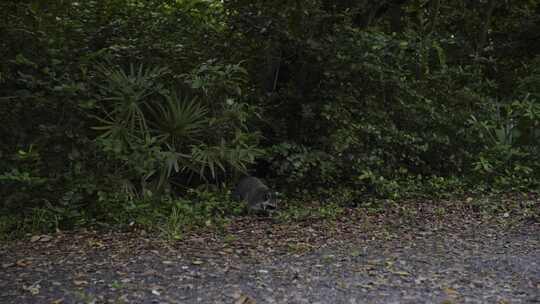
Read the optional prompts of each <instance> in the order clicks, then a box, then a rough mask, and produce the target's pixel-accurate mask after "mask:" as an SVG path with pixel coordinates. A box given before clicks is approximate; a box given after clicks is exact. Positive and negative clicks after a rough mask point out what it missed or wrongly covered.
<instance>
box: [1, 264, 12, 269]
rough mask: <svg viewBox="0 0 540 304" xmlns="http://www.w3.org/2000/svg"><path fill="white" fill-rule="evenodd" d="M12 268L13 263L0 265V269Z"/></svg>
mask: <svg viewBox="0 0 540 304" xmlns="http://www.w3.org/2000/svg"><path fill="white" fill-rule="evenodd" d="M12 266H15V263H4V264H2V268H8V267H12Z"/></svg>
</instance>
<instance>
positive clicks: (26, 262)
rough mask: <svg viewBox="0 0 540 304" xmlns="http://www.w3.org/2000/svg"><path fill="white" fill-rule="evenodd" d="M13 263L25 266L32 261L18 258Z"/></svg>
mask: <svg viewBox="0 0 540 304" xmlns="http://www.w3.org/2000/svg"><path fill="white" fill-rule="evenodd" d="M15 264H17V266H19V267H26V266H29V265H31V264H32V261H29V260H25V259H21V260H18V261H17V262H15Z"/></svg>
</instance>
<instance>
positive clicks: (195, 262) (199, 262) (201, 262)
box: [191, 260, 204, 265]
mask: <svg viewBox="0 0 540 304" xmlns="http://www.w3.org/2000/svg"><path fill="white" fill-rule="evenodd" d="M203 263H204V262H203V261H201V260H195V261H192V262H191V264H193V265H202V264H203Z"/></svg>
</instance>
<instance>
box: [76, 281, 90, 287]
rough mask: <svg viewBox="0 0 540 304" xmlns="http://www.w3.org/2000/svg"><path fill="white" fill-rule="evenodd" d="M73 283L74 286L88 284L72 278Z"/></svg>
mask: <svg viewBox="0 0 540 304" xmlns="http://www.w3.org/2000/svg"><path fill="white" fill-rule="evenodd" d="M73 284H75V286H83V285H88V282H87V281H82V280H74V281H73Z"/></svg>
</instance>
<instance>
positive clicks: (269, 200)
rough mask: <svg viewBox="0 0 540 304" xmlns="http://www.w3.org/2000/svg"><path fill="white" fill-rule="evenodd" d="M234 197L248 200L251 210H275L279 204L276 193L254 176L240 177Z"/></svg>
mask: <svg viewBox="0 0 540 304" xmlns="http://www.w3.org/2000/svg"><path fill="white" fill-rule="evenodd" d="M233 198H234V199H236V200H238V201H243V202H246V203H247V206H248V208H249V210H251V211H255V212H259V211H268V210H273V209H276V208H277V205H278V200H277V197H276V193H275V192H272V191H271V190H270V188H268V187H267V186H266V185H265V184H264V183H263V182H262V181H261V180H260V179H258V178H256V177H253V176H246V177H243V178H242V179H240V181H239V182H238V185H237V186H236V189H235V190H234V192H233Z"/></svg>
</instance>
